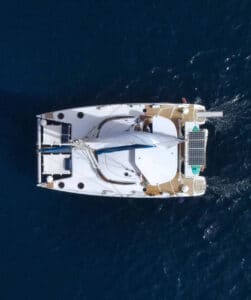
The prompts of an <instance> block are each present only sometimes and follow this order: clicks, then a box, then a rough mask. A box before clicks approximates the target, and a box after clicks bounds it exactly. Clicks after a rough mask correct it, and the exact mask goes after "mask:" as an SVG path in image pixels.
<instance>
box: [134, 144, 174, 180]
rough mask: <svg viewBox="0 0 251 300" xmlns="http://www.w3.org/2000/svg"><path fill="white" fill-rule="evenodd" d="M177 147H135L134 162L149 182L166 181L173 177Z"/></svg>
mask: <svg viewBox="0 0 251 300" xmlns="http://www.w3.org/2000/svg"><path fill="white" fill-rule="evenodd" d="M177 149H178V147H177V146H174V147H172V148H166V147H165V146H164V145H158V146H157V147H154V148H146V149H136V151H135V162H136V165H137V167H138V168H139V169H140V171H141V172H142V174H143V175H144V176H145V177H146V179H147V180H148V181H149V183H150V184H153V185H156V184H161V183H164V182H168V181H170V180H172V179H173V178H174V176H175V175H176V173H177V167H178V150H177Z"/></svg>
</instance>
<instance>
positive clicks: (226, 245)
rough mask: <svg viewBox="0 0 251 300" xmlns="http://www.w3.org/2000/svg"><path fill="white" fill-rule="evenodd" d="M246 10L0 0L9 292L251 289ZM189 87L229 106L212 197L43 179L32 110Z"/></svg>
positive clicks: (175, 294) (217, 130)
mask: <svg viewBox="0 0 251 300" xmlns="http://www.w3.org/2000/svg"><path fill="white" fill-rule="evenodd" d="M250 15H251V5H250V1H248V0H239V1H237V0H228V1H226V0H222V1H213V0H211V1H209V0H205V1H199V0H193V1H181V0H177V1H168V0H165V1H161V0H159V1H157V0H153V1H142V2H140V1H135V0H128V1H114V0H113V1H111V0H107V1H91V0H85V1H80V0H78V1H77V0H74V1H66V0H62V1H46V0H45V1H31V0H26V1H17V0H14V1H7V2H5V3H4V2H3V3H2V4H1V10H0V25H1V26H0V122H1V126H0V137H1V147H0V154H1V155H0V163H1V173H0V279H1V280H0V299H1V300H5V299H8V300H9V299H71V300H72V299H133V300H134V299H251V204H250V203H251V196H250V192H251V174H250V164H251V163H250V151H251V147H250V146H251V117H250V115H251V85H250V78H251V17H250ZM181 97H187V99H189V101H190V102H195V103H201V104H203V105H206V107H207V108H208V109H209V110H223V111H224V118H223V119H218V120H212V121H210V122H209V123H208V125H207V127H208V129H209V143H208V156H207V169H206V172H205V174H206V176H207V178H208V190H207V194H206V195H205V196H203V197H199V198H189V199H186V200H185V201H184V202H183V203H181V202H180V201H178V200H177V199H161V200H156V199H147V200H143V199H135V200H132V199H131V200H127V199H119V198H118V199H112V198H105V199H102V198H95V197H87V196H79V195H71V194H64V193H57V192H52V191H47V190H42V189H38V188H36V186H35V184H36V157H35V155H36V153H35V143H36V120H35V115H36V114H38V113H41V112H45V111H51V110H54V109H60V108H67V107H73V106H78V105H87V104H88V105H89V104H106V103H118V102H128V101H131V102H137V101H157V102H162V101H163V102H165V101H170V102H179V101H180V99H181Z"/></svg>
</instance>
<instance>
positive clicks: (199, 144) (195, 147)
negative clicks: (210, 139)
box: [188, 131, 206, 166]
mask: <svg viewBox="0 0 251 300" xmlns="http://www.w3.org/2000/svg"><path fill="white" fill-rule="evenodd" d="M205 162H206V149H205V131H192V132H189V133H188V164H189V165H191V166H192V165H193V166H202V165H205Z"/></svg>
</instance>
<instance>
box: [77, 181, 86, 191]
mask: <svg viewBox="0 0 251 300" xmlns="http://www.w3.org/2000/svg"><path fill="white" fill-rule="evenodd" d="M84 186H85V185H84V184H83V182H79V183H78V188H79V189H80V190H82V189H83V188H84Z"/></svg>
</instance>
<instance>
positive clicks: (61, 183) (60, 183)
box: [58, 181, 64, 189]
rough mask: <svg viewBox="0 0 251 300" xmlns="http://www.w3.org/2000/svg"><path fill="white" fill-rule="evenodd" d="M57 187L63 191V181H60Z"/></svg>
mask: <svg viewBox="0 0 251 300" xmlns="http://www.w3.org/2000/svg"><path fill="white" fill-rule="evenodd" d="M58 186H59V187H60V188H61V189H63V188H64V183H63V181H60V182H59V183H58Z"/></svg>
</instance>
